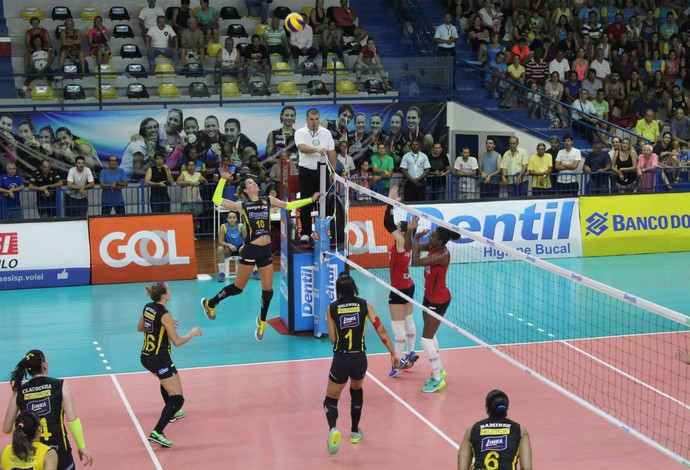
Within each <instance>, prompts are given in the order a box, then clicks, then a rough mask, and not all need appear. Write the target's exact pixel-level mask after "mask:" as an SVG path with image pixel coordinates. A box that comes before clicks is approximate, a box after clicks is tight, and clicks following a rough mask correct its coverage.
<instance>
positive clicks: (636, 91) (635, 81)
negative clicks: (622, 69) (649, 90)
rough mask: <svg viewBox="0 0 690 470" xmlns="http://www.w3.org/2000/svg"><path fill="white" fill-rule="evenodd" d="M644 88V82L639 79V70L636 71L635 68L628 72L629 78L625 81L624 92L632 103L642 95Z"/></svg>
mask: <svg viewBox="0 0 690 470" xmlns="http://www.w3.org/2000/svg"><path fill="white" fill-rule="evenodd" d="M644 89H645V87H644V83H643V82H642V80H641V79H640V72H638V71H637V69H633V71H632V72H630V79H629V80H627V81H626V82H625V92H626V93H627V95H628V99H629V100H630V102H632V103H633V105H634V104H635V102H637V100H638V99H639V98H640V97H641V96H643V95H644Z"/></svg>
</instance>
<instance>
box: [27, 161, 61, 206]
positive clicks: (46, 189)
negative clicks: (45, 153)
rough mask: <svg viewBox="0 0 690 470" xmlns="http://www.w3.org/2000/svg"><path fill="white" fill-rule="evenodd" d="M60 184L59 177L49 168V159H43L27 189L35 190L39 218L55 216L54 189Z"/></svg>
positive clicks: (56, 201) (55, 200)
mask: <svg viewBox="0 0 690 470" xmlns="http://www.w3.org/2000/svg"><path fill="white" fill-rule="evenodd" d="M61 186H62V180H61V179H60V177H59V176H58V175H57V174H56V173H55V172H54V171H53V170H52V169H51V168H50V160H48V159H47V158H46V159H43V160H42V161H41V167H40V168H39V169H38V170H36V171H35V172H34V174H33V176H32V177H31V180H30V182H29V189H30V190H32V191H36V208H37V209H38V215H39V216H40V217H41V219H50V218H53V217H57V210H58V200H57V191H56V189H57V188H59V187H61Z"/></svg>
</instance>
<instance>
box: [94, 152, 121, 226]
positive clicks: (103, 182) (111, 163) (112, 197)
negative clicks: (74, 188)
mask: <svg viewBox="0 0 690 470" xmlns="http://www.w3.org/2000/svg"><path fill="white" fill-rule="evenodd" d="M99 185H100V187H101V188H102V192H101V215H110V214H112V212H113V210H114V211H115V214H124V213H125V199H124V197H123V195H122V189H123V188H125V187H127V175H126V174H125V170H123V169H122V168H120V167H119V166H118V160H117V156H115V155H109V156H108V166H107V167H106V168H104V169H103V171H101V174H100V175H99Z"/></svg>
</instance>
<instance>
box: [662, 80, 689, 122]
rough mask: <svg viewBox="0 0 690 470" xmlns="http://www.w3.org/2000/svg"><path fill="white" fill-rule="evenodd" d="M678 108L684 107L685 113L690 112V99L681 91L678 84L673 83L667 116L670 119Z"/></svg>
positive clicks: (667, 104)
mask: <svg viewBox="0 0 690 470" xmlns="http://www.w3.org/2000/svg"><path fill="white" fill-rule="evenodd" d="M678 108H682V109H683V111H684V112H685V115H686V116H687V115H689V114H690V100H688V97H687V96H685V95H684V94H683V93H681V91H680V87H679V86H678V85H673V87H672V88H671V97H670V98H669V99H668V101H667V102H666V116H668V118H669V119H671V117H672V116H673V115H674V114H675V113H676V110H677V109H678Z"/></svg>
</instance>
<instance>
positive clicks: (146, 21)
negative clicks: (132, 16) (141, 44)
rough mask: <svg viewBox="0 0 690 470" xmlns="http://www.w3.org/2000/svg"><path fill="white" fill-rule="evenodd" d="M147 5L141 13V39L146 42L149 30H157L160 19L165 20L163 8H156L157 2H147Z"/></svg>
mask: <svg viewBox="0 0 690 470" xmlns="http://www.w3.org/2000/svg"><path fill="white" fill-rule="evenodd" d="M146 1H147V5H146V6H145V7H143V8H142V9H141V11H139V27H140V28H141V37H143V38H144V40H146V36H147V34H148V32H149V29H151V28H155V27H156V24H157V22H158V17H159V16H162V17H164V18H165V11H164V10H163V8H161V7H159V6H156V0H146Z"/></svg>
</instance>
